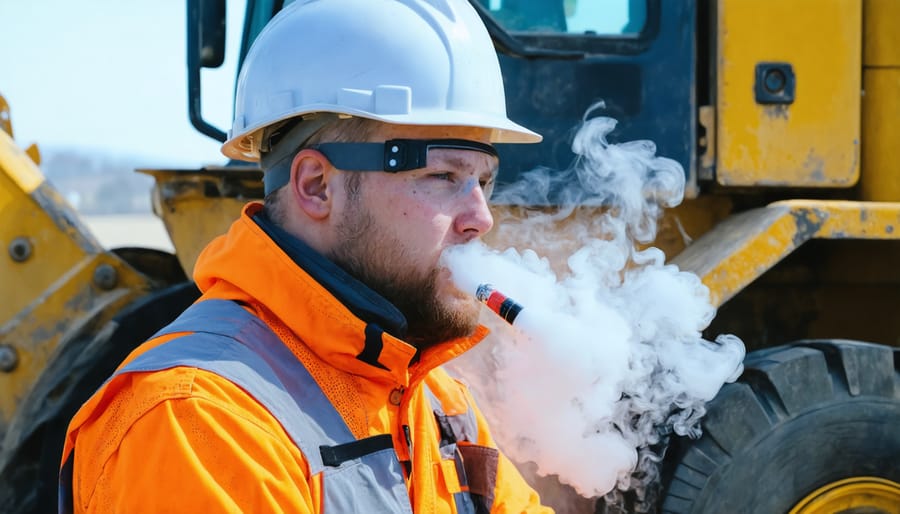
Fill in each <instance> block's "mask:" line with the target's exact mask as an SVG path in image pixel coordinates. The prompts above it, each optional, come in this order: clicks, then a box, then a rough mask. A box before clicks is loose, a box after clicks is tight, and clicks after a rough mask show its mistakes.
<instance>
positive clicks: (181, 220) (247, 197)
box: [139, 167, 262, 277]
mask: <svg viewBox="0 0 900 514" xmlns="http://www.w3.org/2000/svg"><path fill="white" fill-rule="evenodd" d="M139 171H140V172H141V173H146V174H148V175H151V176H152V177H153V178H154V179H155V180H156V185H155V187H154V188H153V210H154V212H155V213H156V214H157V216H159V217H160V218H161V219H162V220H163V224H165V226H166V230H167V231H168V233H169V238H170V239H171V240H172V244H173V245H174V246H175V255H176V256H177V257H178V262H179V263H180V264H181V267H182V269H184V272H185V274H186V275H187V276H188V277H190V276H192V275H193V271H194V263H195V262H196V261H197V257H198V256H199V255H200V252H201V251H202V250H203V248H204V247H205V246H206V245H207V243H209V242H210V241H211V240H212V239H213V238H214V237H216V236H218V235H220V234H224V233H225V232H226V231H227V230H228V227H229V226H231V224H232V223H233V222H234V220H236V219H237V218H238V217H240V214H241V209H242V208H243V207H244V205H246V204H247V202H249V201H251V200H262V181H261V175H259V170H258V169H257V168H253V167H248V168H238V167H227V168H221V167H210V168H205V169H203V170H139Z"/></svg>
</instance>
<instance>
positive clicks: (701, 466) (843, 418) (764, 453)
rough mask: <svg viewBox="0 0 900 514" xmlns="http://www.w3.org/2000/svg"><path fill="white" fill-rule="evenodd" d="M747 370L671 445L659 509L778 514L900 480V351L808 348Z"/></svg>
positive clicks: (840, 345) (767, 356)
mask: <svg viewBox="0 0 900 514" xmlns="http://www.w3.org/2000/svg"><path fill="white" fill-rule="evenodd" d="M745 366H746V371H745V372H744V374H743V375H742V376H741V378H740V380H739V381H738V382H735V383H733V384H727V385H726V386H725V387H724V388H722V391H721V392H720V393H719V395H718V396H717V397H716V398H715V400H714V401H713V402H711V403H710V405H709V412H708V414H707V415H706V417H705V418H704V421H703V436H702V437H701V438H700V439H698V440H696V441H686V440H680V441H678V443H676V445H675V446H674V447H673V448H672V449H673V450H674V452H673V453H672V454H671V455H670V458H672V459H673V460H672V463H673V464H672V465H671V467H670V471H669V473H667V475H668V479H667V483H666V484H664V485H665V493H664V498H663V501H662V509H661V510H662V512H665V513H671V514H688V513H694V514H696V513H712V514H719V513H729V514H742V513H748V514H758V513H759V514H781V513H785V512H788V511H789V510H790V509H791V508H793V507H795V506H796V505H797V503H798V502H799V501H800V500H801V499H803V498H804V497H806V496H807V495H809V494H810V493H812V492H813V491H815V490H817V489H819V488H820V487H822V486H825V485H827V484H831V483H833V482H836V481H838V480H841V479H844V478H850V477H862V476H868V477H880V478H885V479H889V480H892V481H894V482H900V349H896V348H890V347H887V346H880V345H875V344H868V343H859V342H851V341H839V340H833V341H803V342H799V343H796V344H792V345H789V346H782V347H777V348H770V349H766V350H763V351H760V352H755V353H753V354H751V355H749V356H748V357H747V359H746V361H745ZM860 502H862V498H860ZM861 506H862V503H861ZM853 512H883V511H882V510H866V509H862V510H854V511H853ZM894 512H900V505H898V507H897V510H896V511H894Z"/></svg>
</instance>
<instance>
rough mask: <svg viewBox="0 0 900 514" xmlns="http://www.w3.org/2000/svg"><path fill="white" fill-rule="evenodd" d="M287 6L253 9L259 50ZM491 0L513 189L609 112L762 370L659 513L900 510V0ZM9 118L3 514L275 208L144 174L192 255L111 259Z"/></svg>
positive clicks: (47, 502)
mask: <svg viewBox="0 0 900 514" xmlns="http://www.w3.org/2000/svg"><path fill="white" fill-rule="evenodd" d="M286 3H290V1H289V0H284V1H282V0H273V1H248V2H247V4H246V9H247V10H246V15H245V26H244V27H243V31H242V33H243V37H244V40H243V41H242V45H241V56H243V55H244V54H245V53H246V51H247V49H248V48H249V45H250V43H251V42H252V41H253V39H254V37H255V36H256V35H257V34H258V33H259V31H260V30H261V29H262V27H263V26H264V25H265V23H266V22H267V21H268V20H269V19H271V17H272V16H273V15H274V14H275V13H276V12H277V11H278V10H279V9H280V8H282V7H283V4H286ZM472 3H473V6H475V8H476V9H477V10H478V11H479V13H480V14H481V16H482V18H483V20H484V21H485V24H486V25H487V27H488V29H489V32H490V33H491V36H492V38H493V40H494V43H495V47H496V51H497V53H498V56H499V59H500V63H501V68H502V70H503V73H504V79H505V82H506V88H507V104H508V105H507V108H508V112H509V114H510V117H511V118H512V119H513V120H515V121H517V122H520V123H522V124H524V125H525V126H528V127H531V128H533V129H535V130H536V131H538V132H540V133H542V134H543V135H544V136H545V140H544V142H543V143H541V144H540V145H532V146H533V148H521V147H520V148H517V149H516V150H515V152H512V151H507V150H505V149H501V150H500V151H501V162H502V163H503V165H502V169H501V176H500V181H501V183H503V182H506V183H509V182H513V181H515V179H516V178H517V175H518V173H520V172H521V171H523V170H528V169H531V168H533V167H535V166H537V165H544V166H549V167H551V168H557V169H562V168H565V167H566V166H567V165H568V163H569V161H570V160H571V159H572V153H571V150H570V148H569V142H570V141H569V139H570V137H571V130H572V128H573V127H574V126H575V125H576V124H577V122H578V121H579V120H580V119H581V118H582V116H583V114H584V112H585V110H586V109H587V108H588V107H590V106H591V105H594V104H596V102H597V101H598V100H603V101H604V102H605V107H603V108H602V109H600V110H598V112H597V114H603V115H608V116H611V117H613V118H616V119H617V120H619V126H618V128H617V130H616V131H615V132H614V133H613V134H611V135H610V138H611V140H614V141H615V140H622V141H626V140H633V139H650V140H653V141H655V142H656V143H657V145H658V153H659V154H660V155H664V156H667V157H670V158H673V159H675V160H677V161H679V162H680V163H681V164H682V166H683V167H684V169H685V173H686V177H685V179H686V184H687V187H686V195H685V201H684V202H683V203H682V204H681V205H680V206H678V207H676V208H673V209H670V210H668V211H667V212H666V214H665V217H664V219H663V222H662V228H663V229H662V231H661V233H660V234H659V236H658V237H657V240H656V241H655V243H654V245H655V246H658V247H660V248H662V249H663V250H664V251H665V252H666V254H667V255H668V256H669V258H670V262H672V263H675V264H677V265H678V266H679V267H680V268H681V269H683V270H687V271H691V272H694V273H696V274H697V275H698V276H700V278H701V279H702V281H703V283H704V284H705V285H706V286H708V288H709V290H710V293H711V295H712V299H713V302H714V303H715V305H716V306H717V307H718V308H719V310H718V314H717V316H716V318H715V319H714V320H713V322H712V325H711V326H710V329H709V332H710V333H713V334H718V333H723V332H729V333H734V334H737V335H739V336H740V337H741V338H742V339H743V340H744V342H745V343H746V344H747V347H748V355H747V358H746V360H745V372H744V374H743V375H742V376H741V378H740V379H739V380H738V381H737V382H736V383H733V384H728V385H726V386H725V387H724V388H723V389H722V390H721V391H720V393H719V395H718V396H717V397H716V399H715V400H713V401H712V402H711V404H710V405H709V412H708V414H707V415H706V417H705V418H704V421H703V434H704V435H703V436H702V437H701V438H700V439H698V440H687V439H682V438H673V439H672V441H671V445H670V448H669V451H668V452H667V453H666V457H665V459H664V461H663V463H662V479H661V482H660V491H659V498H658V500H657V501H656V502H655V503H654V506H653V508H654V509H655V510H657V511H659V512H670V513H726V512H727V513H783V512H790V513H803V514H813V513H826V512H828V513H831V512H859V513H862V512H866V513H875V512H879V513H896V512H900V508H898V505H900V428H898V427H900V350H898V346H900V315H898V314H900V160H898V159H896V158H894V156H893V154H892V149H893V146H894V145H895V144H896V141H898V139H900V122H898V120H900V35H898V34H900V31H898V30H897V26H896V25H897V22H898V20H900V2H898V1H896V0H678V1H668V0H619V1H616V0H607V1H605V2H599V1H597V2H590V1H586V0H544V1H530V0H472ZM187 7H188V66H189V84H188V87H189V92H190V104H189V110H190V115H191V119H192V121H193V122H194V124H195V126H196V127H197V128H198V130H200V131H201V132H203V133H205V134H207V135H210V136H211V137H214V138H216V139H219V140H223V139H224V137H225V134H224V132H223V131H221V130H219V129H217V128H216V127H213V126H211V125H210V124H208V123H206V122H205V121H204V120H203V119H202V116H201V115H200V105H201V101H200V92H201V91H202V88H201V84H200V76H201V75H200V70H201V68H203V67H216V66H219V65H220V64H221V63H222V56H223V54H224V42H223V41H224V34H225V31H224V23H225V21H224V20H225V18H224V9H225V7H224V1H221V0H188V2H187ZM239 61H240V59H239ZM0 86H2V84H0ZM0 123H2V128H3V130H2V131H0V170H2V173H0V212H2V213H3V214H4V220H5V222H4V224H3V225H2V227H0V243H2V249H3V250H4V252H5V254H4V255H2V258H0V281H2V284H3V285H4V286H5V287H4V289H5V290H6V291H11V292H12V295H11V296H7V298H6V300H5V301H4V302H2V303H0V435H2V446H0V511H2V512H23V513H24V512H47V511H51V510H53V509H54V508H55V507H54V505H55V502H56V497H55V487H56V471H57V467H58V464H59V456H60V451H61V448H62V437H63V434H64V432H65V426H66V424H67V422H68V420H69V419H70V418H71V416H72V414H73V413H74V411H75V410H76V409H77V407H78V406H79V405H80V404H81V402H83V401H84V400H85V399H86V398H87V397H88V396H89V395H90V394H91V393H92V392H93V391H94V390H95V388H96V387H97V386H98V385H99V384H100V383H101V382H102V381H103V379H104V378H105V377H106V376H107V375H108V374H109V373H110V372H111V371H112V370H113V369H114V368H115V366H116V365H117V364H118V362H119V361H120V360H121V359H122V358H123V357H124V356H125V355H127V354H128V353H129V352H130V350H131V349H132V348H133V347H134V346H135V345H137V344H139V343H141V342H142V341H143V340H144V339H146V338H147V337H148V336H150V335H151V334H152V333H153V332H154V331H155V330H156V329H157V328H159V327H160V326H162V325H163V324H164V323H166V322H167V321H169V320H171V319H172V318H174V317H175V316H176V315H177V314H178V313H179V312H180V311H181V310H182V309H183V308H184V307H185V306H186V305H188V304H189V303H190V302H191V301H192V300H193V299H194V298H196V296H197V291H196V289H195V288H194V286H193V284H192V283H191V282H190V281H189V280H188V279H187V277H189V276H190V271H191V269H192V266H193V262H194V260H195V258H196V256H197V254H198V252H199V250H200V249H201V248H202V247H203V246H204V245H205V244H206V242H207V241H209V240H210V239H211V238H212V237H213V236H215V235H217V234H219V233H221V232H223V231H224V230H225V228H226V227H227V224H228V223H229V222H230V221H231V220H232V219H234V218H235V217H236V216H237V213H238V209H239V208H240V206H241V205H243V204H244V203H245V202H246V201H248V200H251V199H258V198H260V197H261V195H262V187H261V182H260V176H261V174H260V172H259V170H257V169H255V168H253V167H251V166H247V165H245V164H241V163H232V164H233V165H229V166H223V167H218V168H207V169H201V170H147V171H146V172H147V173H150V174H151V175H153V176H154V177H155V178H156V181H157V185H156V188H155V190H154V208H155V210H156V212H157V214H159V215H160V216H161V217H162V218H163V220H164V222H165V224H166V227H167V229H168V231H169V234H170V236H171V239H172V241H173V243H174V246H175V249H176V251H175V255H171V254H167V253H165V252H159V251H154V250H146V249H135V248H125V249H115V250H108V249H104V248H102V247H101V246H100V245H99V244H98V243H97V241H96V240H95V239H94V237H93V236H92V235H91V234H90V233H89V231H88V230H86V229H85V227H84V226H83V224H82V223H81V222H80V221H79V218H78V215H77V214H76V213H75V212H74V211H73V210H72V209H71V208H70V207H68V206H67V205H66V203H65V202H64V201H63V200H62V199H61V198H60V196H59V195H58V194H57V193H56V192H55V191H54V190H53V189H52V187H50V186H49V185H48V184H47V183H46V182H45V181H44V179H43V177H42V175H41V173H40V172H39V170H38V167H37V163H38V161H39V157H38V154H37V152H36V151H35V150H34V149H29V150H28V151H23V150H21V149H19V148H18V147H17V146H16V145H15V144H14V142H13V139H12V127H11V125H10V121H9V111H8V108H7V106H6V105H5V102H0ZM511 208H512V207H509V206H497V209H498V211H501V210H504V209H511ZM626 500H627V498H626ZM596 508H597V511H598V512H605V511H607V510H606V509H613V507H607V506H604V505H602V504H601V505H598V506H597V507H596ZM618 508H622V509H625V510H628V509H629V505H628V504H627V501H626V504H625V505H624V506H619V507H618ZM591 510H593V507H592V508H591Z"/></svg>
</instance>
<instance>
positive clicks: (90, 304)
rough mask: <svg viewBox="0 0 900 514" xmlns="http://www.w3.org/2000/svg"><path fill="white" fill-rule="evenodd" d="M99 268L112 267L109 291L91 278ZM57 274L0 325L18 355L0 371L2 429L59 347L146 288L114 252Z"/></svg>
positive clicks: (2, 340)
mask: <svg viewBox="0 0 900 514" xmlns="http://www.w3.org/2000/svg"><path fill="white" fill-rule="evenodd" d="M100 266H106V267H107V268H106V269H107V270H108V271H113V273H112V275H113V276H114V277H115V279H114V283H111V285H112V287H111V288H109V289H104V288H102V287H100V286H99V285H98V284H97V283H96V281H95V280H94V277H95V273H96V272H97V269H98V267H100ZM57 278H58V279H57V280H56V281H54V282H53V283H52V284H51V285H50V287H48V288H47V289H46V290H43V291H39V293H40V294H39V295H37V296H36V297H35V298H34V301H33V302H32V303H31V304H30V305H28V306H27V307H26V308H25V309H23V310H22V311H21V312H19V313H18V314H17V315H16V316H15V318H14V319H12V320H10V321H9V322H7V323H5V324H3V325H0V344H4V345H9V346H10V347H11V348H13V349H14V351H15V353H16V357H17V359H18V362H17V364H16V367H15V369H13V370H12V371H11V372H7V373H0V391H2V394H0V433H3V432H4V431H5V429H6V426H7V425H8V423H9V421H10V420H11V419H12V417H13V415H14V414H15V413H16V411H17V410H18V407H19V403H20V402H21V401H22V400H23V399H24V398H25V396H26V395H27V394H28V392H29V391H30V390H31V388H32V386H33V384H34V383H35V381H36V380H37V379H38V377H40V376H41V373H42V372H43V371H44V368H45V367H46V366H47V362H48V361H49V360H50V357H51V356H52V355H53V354H54V352H56V351H57V348H58V347H59V345H61V344H64V343H65V341H66V339H67V338H70V337H73V336H74V335H76V334H77V332H78V330H80V329H82V328H84V327H85V326H88V325H90V326H93V327H95V328H96V329H99V328H100V327H102V326H103V325H104V324H105V323H106V322H108V321H109V320H111V319H112V317H113V316H114V315H115V314H116V313H117V312H119V311H120V310H121V309H122V307H124V306H125V305H127V304H128V303H130V302H133V301H134V300H136V299H137V298H138V297H140V296H141V295H142V294H144V293H146V291H147V289H148V282H147V280H146V278H145V277H143V276H142V275H139V274H138V273H137V272H136V271H134V270H133V269H132V268H130V267H129V266H128V265H127V264H125V263H124V262H123V261H121V260H120V259H118V258H116V257H115V256H114V255H112V254H96V255H92V256H88V255H86V256H83V258H82V259H81V260H80V261H78V262H76V263H75V265H74V266H72V268H71V269H70V270H68V272H66V273H65V274H61V275H60V276H59V277H57ZM22 282H27V281H22Z"/></svg>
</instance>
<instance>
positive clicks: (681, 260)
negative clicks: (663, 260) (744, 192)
mask: <svg viewBox="0 0 900 514" xmlns="http://www.w3.org/2000/svg"><path fill="white" fill-rule="evenodd" d="M813 238H818V239H891V240H900V203H889V202H845V201H826V200H790V201H784V202H776V203H773V204H771V205H768V206H766V207H762V208H758V209H753V210H750V211H747V212H743V213H741V214H738V215H735V216H732V217H731V218H729V219H727V220H726V221H724V222H722V223H720V224H719V225H717V226H716V227H715V228H714V229H712V230H710V231H709V232H707V233H706V234H704V235H703V237H701V238H700V239H698V240H697V241H696V242H694V243H693V244H692V245H690V246H688V247H687V249H685V251H684V252H682V253H681V254H680V255H678V256H677V257H675V258H674V259H673V260H672V262H673V263H674V264H676V265H677V266H678V267H679V268H681V269H682V270H685V271H690V272H692V273H695V274H697V275H698V276H699V277H700V278H701V280H702V281H703V283H704V284H706V286H707V287H709V290H710V296H711V299H712V302H713V304H714V305H716V306H718V305H721V304H723V303H725V302H726V301H727V300H728V299H730V298H731V297H733V296H734V295H736V294H737V293H738V292H740V291H741V290H742V289H743V288H744V287H746V286H747V285H749V284H750V283H751V282H753V281H754V280H756V279H757V278H758V277H759V276H760V275H762V274H763V273H765V272H766V271H767V270H768V269H769V268H771V267H772V266H774V265H775V264H776V263H777V262H778V261H780V260H781V259H783V258H784V257H786V256H787V255H788V254H790V253H791V252H793V251H794V250H795V249H796V248H798V247H799V246H800V245H802V244H803V243H805V242H806V241H808V240H810V239H813Z"/></svg>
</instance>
